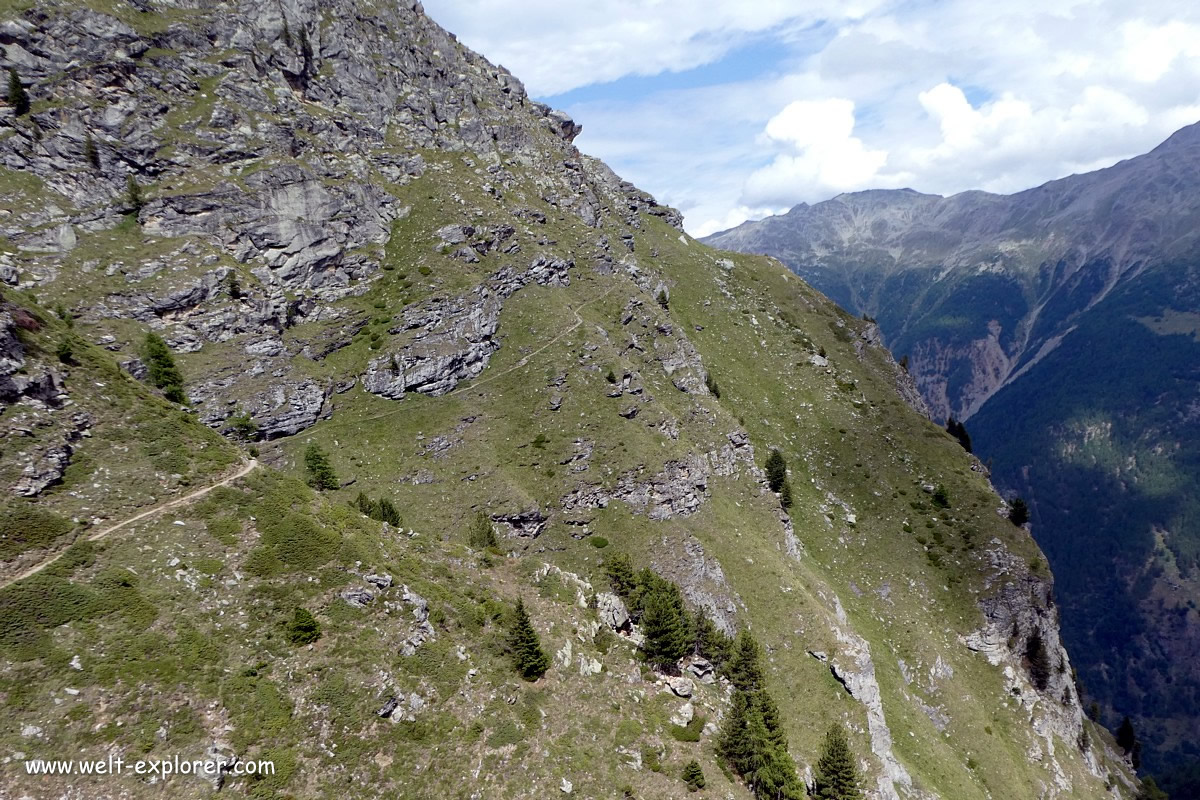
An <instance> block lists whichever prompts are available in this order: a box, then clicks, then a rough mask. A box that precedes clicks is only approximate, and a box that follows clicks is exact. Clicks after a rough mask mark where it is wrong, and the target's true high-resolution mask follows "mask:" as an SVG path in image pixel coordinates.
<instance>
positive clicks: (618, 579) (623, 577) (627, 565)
mask: <svg viewBox="0 0 1200 800" xmlns="http://www.w3.org/2000/svg"><path fill="white" fill-rule="evenodd" d="M604 574H605V575H606V576H607V577H608V583H609V585H610V586H612V590H613V592H615V593H616V594H617V596H618V597H621V598H628V597H629V596H630V595H631V594H633V591H634V588H635V586H636V584H637V581H636V579H635V578H634V574H633V559H631V558H630V557H629V554H628V553H612V554H610V555H609V556H608V558H606V559H604Z"/></svg>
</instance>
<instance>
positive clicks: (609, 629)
mask: <svg viewBox="0 0 1200 800" xmlns="http://www.w3.org/2000/svg"><path fill="white" fill-rule="evenodd" d="M0 8H2V15H0V44H2V45H3V47H4V64H3V66H4V67H6V68H8V69H9V70H10V72H9V75H10V79H11V80H10V86H9V91H8V94H7V97H8V100H9V102H8V105H7V107H6V108H5V109H4V113H3V117H2V120H0V124H2V126H3V127H2V129H0V162H2V163H3V167H2V168H0V183H2V184H3V187H4V191H3V196H4V206H3V207H4V212H3V213H2V214H0V233H2V234H3V238H2V239H0V245H2V249H3V254H2V255H0V278H2V279H3V282H4V284H5V285H4V287H3V289H2V292H3V301H2V303H3V305H2V308H0V402H2V403H3V405H2V406H0V408H2V409H3V410H2V413H0V437H2V438H0V451H2V452H3V459H2V461H0V482H2V483H3V484H4V485H5V486H7V487H8V489H7V491H6V492H5V494H4V499H3V503H2V505H0V514H2V520H3V522H2V524H3V530H2V531H0V537H2V538H0V558H2V559H3V561H2V563H0V696H2V697H3V702H4V708H5V712H6V713H5V715H4V718H3V720H2V721H0V742H2V743H3V748H4V756H3V759H2V760H0V770H2V771H3V780H0V797H14V798H16V797H37V798H41V797H89V798H102V797H114V798H115V797H122V798H127V797H143V796H157V795H160V794H161V793H162V792H163V791H164V787H163V786H161V785H160V784H162V783H164V782H165V783H167V784H168V786H169V788H167V789H166V790H167V791H168V792H169V793H170V795H171V796H172V797H201V796H203V797H208V796H210V795H211V794H212V792H213V789H214V787H215V788H218V789H219V790H220V793H221V794H222V795H233V796H243V795H248V796H253V797H264V798H265V797H281V798H282V797H326V796H334V795H338V796H346V797H355V798H358V797H381V798H382V797H387V798H394V797H405V798H447V797H456V798H499V797H514V798H515V797H546V796H548V795H554V796H558V795H560V794H561V795H564V796H566V795H577V796H580V797H597V798H600V797H614V798H616V797H646V798H659V797H682V796H687V795H688V794H689V790H690V789H693V788H695V789H700V785H701V784H703V789H700V791H702V792H703V793H707V794H708V795H710V796H720V797H732V798H748V797H752V796H755V795H757V796H760V797H766V796H771V797H780V796H783V797H799V796H802V795H803V794H804V793H805V792H807V791H808V790H810V789H814V790H815V789H824V788H826V787H831V786H832V788H831V791H835V792H837V793H840V796H846V789H845V787H844V786H840V787H839V786H837V785H832V784H831V781H832V782H833V783H834V784H836V782H837V780H840V778H838V777H837V776H842V777H845V776H848V775H850V774H851V773H857V775H858V777H859V779H860V785H861V787H862V788H863V790H864V791H865V794H866V796H868V797H873V798H954V799H955V800H964V799H965V798H1001V797H1003V798H1048V797H1057V798H1072V797H1073V798H1096V797H1114V798H1116V797H1126V798H1131V797H1133V796H1135V794H1136V786H1135V778H1134V776H1133V774H1132V772H1131V769H1130V766H1129V762H1128V757H1127V756H1126V755H1125V754H1123V753H1122V752H1121V750H1120V749H1119V748H1118V747H1117V746H1116V745H1115V744H1114V743H1113V742H1112V739H1111V737H1109V736H1108V734H1107V732H1106V731H1104V730H1103V729H1102V728H1100V727H1098V726H1096V725H1094V724H1093V723H1092V722H1090V721H1088V720H1087V719H1086V717H1085V715H1084V714H1083V709H1082V708H1081V699H1080V696H1079V693H1078V690H1077V687H1076V685H1075V683H1074V681H1073V679H1072V675H1073V671H1072V666H1071V660H1070V657H1069V655H1068V652H1067V650H1066V649H1064V648H1063V646H1062V644H1061V642H1060V634H1059V628H1058V611H1057V608H1056V606H1055V598H1054V590H1053V581H1052V578H1051V575H1050V572H1049V570H1048V568H1047V566H1046V562H1045V559H1044V557H1043V556H1042V554H1041V551H1040V550H1039V549H1038V547H1037V545H1036V544H1035V543H1034V542H1033V540H1032V539H1031V538H1030V536H1029V535H1028V533H1027V531H1026V530H1024V529H1023V528H1020V527H1018V526H1016V525H1013V524H1012V523H1011V522H1010V521H1009V520H1008V518H1007V513H1008V509H1007V506H1006V505H1005V503H1004V502H1003V501H1002V500H1001V499H1000V498H999V497H998V496H997V495H996V493H995V492H994V490H993V489H992V487H991V485H990V484H989V482H988V479H987V477H986V473H985V471H984V469H983V467H982V465H981V464H980V463H979V462H978V461H976V460H974V459H973V458H971V457H970V456H968V455H967V454H966V453H964V452H963V451H962V449H961V448H960V447H959V445H958V443H957V442H956V441H955V440H954V439H952V438H950V437H949V436H948V435H946V433H945V432H944V431H943V430H941V428H940V427H938V426H936V425H933V424H932V423H930V422H929V421H928V420H927V419H926V418H925V417H924V416H923V415H922V414H921V413H920V412H919V410H915V409H914V408H913V406H914V405H915V406H917V407H918V408H919V407H920V406H921V401H920V399H919V397H918V396H917V391H916V388H915V387H914V385H913V384H912V382H911V380H910V379H909V378H908V376H907V375H906V374H905V373H904V371H903V370H902V369H901V368H900V367H899V366H898V365H897V364H896V363H895V361H894V360H893V359H892V358H891V356H890V354H889V353H888V352H887V351H886V350H885V349H884V348H883V347H882V346H881V345H880V340H879V333H878V330H877V329H876V327H875V326H874V325H872V324H868V323H866V322H864V321H862V320H859V319H856V318H854V317H852V316H850V315H848V314H846V313H845V312H843V311H841V310H840V309H838V308H837V307H836V306H835V305H834V304H832V303H831V302H829V300H827V299H826V298H825V297H824V296H822V295H821V294H819V293H818V292H816V291H815V290H813V289H812V288H810V287H809V286H808V285H807V284H805V283H804V282H803V281H801V280H799V279H797V278H796V277H795V276H794V275H792V274H790V273H789V272H788V271H787V270H785V269H784V268H783V267H782V266H781V265H780V264H779V263H778V262H776V261H774V260H772V259H768V258H763V257H754V256H741V255H735V256H728V257H727V256H724V255H722V254H718V253H716V252H714V251H713V250H711V249H709V248H707V247H705V246H703V245H701V244H700V243H699V242H697V241H695V240H693V239H692V238H690V237H689V236H687V235H686V234H685V233H683V232H682V231H681V227H680V218H679V215H678V213H677V212H675V211H674V210H672V209H669V208H666V207H663V206H661V205H659V204H657V203H656V202H655V201H654V199H653V198H652V197H650V196H649V195H647V194H646V193H644V192H641V191H639V190H638V189H636V188H635V187H634V186H632V185H631V184H629V183H627V182H624V181H622V180H621V179H620V178H619V177H617V176H616V175H615V174H613V173H612V171H611V170H609V169H608V168H607V167H605V166H604V165H603V164H602V163H600V162H598V161H596V160H595V159H591V158H588V157H587V156H585V155H583V154H581V153H580V152H579V151H578V150H577V149H576V148H575V147H574V146H573V145H572V140H573V139H574V137H575V136H576V135H577V134H578V132H579V126H578V125H577V124H576V123H575V122H574V121H572V120H571V119H570V118H568V117H567V116H566V115H564V114H562V113H560V112H556V111H553V110H551V109H550V108H548V107H546V106H544V105H542V104H540V103H537V102H534V101H532V100H531V99H530V98H529V97H528V96H527V95H526V94H525V91H524V89H523V87H522V86H521V83H520V82H519V81H518V80H517V79H516V78H515V77H513V76H512V75H510V74H509V73H507V72H506V71H505V70H504V69H502V68H500V67H497V66H494V65H492V64H490V63H488V62H487V61H486V60H484V59H483V58H482V57H480V56H478V55H476V54H474V53H471V52H470V51H468V50H467V49H466V48H464V47H463V46H462V45H461V44H459V43H458V42H457V41H456V40H455V39H454V37H453V36H452V35H450V34H449V33H447V32H445V31H443V30H442V29H441V28H439V27H438V26H437V25H436V24H435V23H433V22H432V21H431V20H429V19H428V18H427V17H426V16H425V15H424V12H423V10H422V9H421V7H420V5H419V4H411V3H390V2H389V3H384V2H370V0H327V1H326V2H322V3H317V2H315V0H287V1H285V2H282V3H270V2H269V3H262V2H246V1H245V0H240V1H239V2H223V3H211V2H198V1H197V2H187V1H186V0H176V1H174V2H168V1H167V0H130V2H128V3H123V2H108V0H87V2H83V3H81V2H70V3H67V2H61V3H58V2H38V3H32V2H7V3H4V4H3V5H2V6H0ZM839 732H841V733H839ZM113 755H116V756H120V757H123V758H125V759H127V760H132V759H135V758H146V759H167V760H170V759H172V758H174V757H178V758H180V759H183V760H188V759H207V760H208V761H210V762H216V763H218V764H219V769H218V771H217V773H216V774H215V775H207V776H196V775H178V774H177V775H172V776H170V777H160V776H159V775H154V776H149V777H148V776H146V775H136V774H132V773H130V772H128V771H126V772H123V773H121V774H118V775H106V776H99V775H79V774H75V775H44V774H43V775H36V774H31V770H30V768H29V767H28V764H30V763H31V761H32V760H34V759H50V760H59V759H105V758H107V757H110V756H113ZM823 755H824V756H825V757H824V758H823V757H822V756H823ZM259 761H268V762H270V763H271V764H272V765H273V767H274V770H273V772H271V773H269V774H263V773H261V772H260V773H257V774H251V775H244V774H241V773H242V772H245V769H244V767H245V765H247V764H250V763H251V762H259ZM835 779H836V780H835ZM701 796H703V795H701Z"/></svg>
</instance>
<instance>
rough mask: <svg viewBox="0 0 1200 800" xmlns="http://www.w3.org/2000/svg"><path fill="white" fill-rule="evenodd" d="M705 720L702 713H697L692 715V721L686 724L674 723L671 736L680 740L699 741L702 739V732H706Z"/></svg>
mask: <svg viewBox="0 0 1200 800" xmlns="http://www.w3.org/2000/svg"><path fill="white" fill-rule="evenodd" d="M705 721H706V720H705V718H704V717H703V716H702V715H700V714H697V715H696V716H694V717H692V721H691V722H689V723H688V724H687V725H686V726H683V725H672V726H671V736H672V737H673V738H674V739H675V740H676V741H680V742H698V741H700V734H701V733H703V732H704V723H705Z"/></svg>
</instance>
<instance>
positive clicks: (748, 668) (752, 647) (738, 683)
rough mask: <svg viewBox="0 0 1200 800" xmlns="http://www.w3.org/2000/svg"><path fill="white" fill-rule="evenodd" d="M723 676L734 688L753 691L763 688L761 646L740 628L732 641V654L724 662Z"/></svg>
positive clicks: (746, 631)
mask: <svg viewBox="0 0 1200 800" xmlns="http://www.w3.org/2000/svg"><path fill="white" fill-rule="evenodd" d="M725 677H727V678H729V682H730V683H732V684H733V687H734V688H735V689H739V690H741V691H743V692H755V691H758V690H759V689H761V688H763V684H764V675H763V668H762V648H760V647H759V645H758V642H757V641H755V639H754V637H753V636H752V635H751V634H750V631H748V630H746V629H744V628H743V629H742V630H741V631H740V632H739V633H738V635H737V639H735V640H734V643H733V655H731V656H730V658H729V661H727V662H726V663H725Z"/></svg>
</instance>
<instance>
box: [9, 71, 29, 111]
mask: <svg viewBox="0 0 1200 800" xmlns="http://www.w3.org/2000/svg"><path fill="white" fill-rule="evenodd" d="M8 104H9V105H10V106H12V108H13V111H14V112H15V113H16V115H17V116H18V117H23V116H25V115H26V114H28V113H29V93H28V92H26V91H25V85H24V84H23V83H21V76H20V75H18V74H17V68H16V67H9V68H8Z"/></svg>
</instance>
